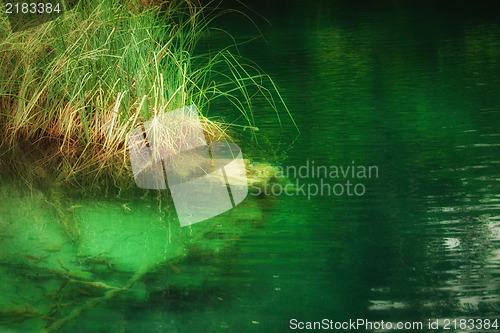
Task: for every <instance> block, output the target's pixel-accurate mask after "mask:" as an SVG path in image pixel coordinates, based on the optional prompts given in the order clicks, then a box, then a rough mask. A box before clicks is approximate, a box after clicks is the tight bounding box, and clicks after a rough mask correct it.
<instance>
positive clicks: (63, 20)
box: [0, 0, 288, 186]
mask: <svg viewBox="0 0 500 333" xmlns="http://www.w3.org/2000/svg"><path fill="white" fill-rule="evenodd" d="M214 13H215V12H214V11H213V9H209V8H208V7H207V6H203V5H200V4H195V3H192V2H189V1H169V2H165V3H163V2H158V1H154V0H143V1H141V2H134V1H118V0H105V1H94V0H81V1H80V2H79V4H78V5H77V6H76V7H75V8H74V9H72V10H71V11H69V12H66V13H65V14H64V15H62V16H60V17H59V18H57V19H55V20H53V21H50V22H47V23H45V24H43V25H40V26H38V27H35V28H31V29H29V30H24V31H19V32H16V33H6V32H5V31H7V29H8V22H7V20H6V19H5V18H2V19H1V20H0V24H1V27H0V31H1V33H0V35H1V36H2V37H3V38H2V39H1V41H0V58H1V61H2V66H1V68H0V83H1V88H0V134H1V135H2V140H1V143H0V145H1V147H2V149H3V150H4V151H7V152H8V153H6V154H4V157H3V158H4V159H5V157H6V156H10V157H11V158H10V163H11V164H12V163H14V162H13V161H20V160H21V161H26V160H28V161H29V162H33V163H34V164H35V165H36V168H32V167H27V168H30V170H31V173H32V174H34V177H35V178H36V177H38V178H42V179H43V178H47V177H48V178H50V181H51V182H57V183H77V184H80V185H84V184H85V185H96V186H99V184H100V182H101V183H102V179H104V182H106V181H107V180H113V182H114V183H116V182H117V179H120V177H122V178H123V176H126V177H125V178H126V179H128V180H127V181H130V180H131V178H130V170H129V163H128V160H127V135H128V133H129V132H130V131H132V130H133V129H134V128H136V127H138V126H141V124H142V123H144V122H145V121H147V120H149V119H151V118H153V117H155V116H157V115H159V114H161V113H163V112H167V111H168V110H173V109H177V108H180V107H183V106H187V105H191V104H194V105H196V106H197V108H198V110H201V111H202V112H203V113H205V114H206V112H207V110H208V108H209V106H210V102H211V101H213V100H214V99H219V98H224V99H225V100H226V101H228V102H229V103H230V104H229V105H232V107H234V108H235V110H237V112H238V116H239V117H241V116H243V118H244V119H245V120H246V122H247V123H248V126H249V127H251V128H253V127H254V123H253V115H252V106H251V97H252V96H251V95H252V94H253V93H250V90H251V89H253V90H254V91H255V92H258V93H260V94H263V95H264V96H265V98H266V99H267V100H268V101H269V102H270V108H272V109H274V110H275V111H276V110H277V106H276V104H275V102H274V98H273V96H275V97H276V96H278V100H279V101H281V102H282V100H281V97H280V96H279V93H278V92H277V90H276V87H275V85H274V83H273V81H272V80H271V79H270V78H269V77H268V76H266V75H265V74H262V73H261V72H259V71H254V68H253V67H245V66H244V65H242V63H241V62H240V60H239V58H238V57H237V56H236V55H235V54H234V53H232V52H230V49H229V48H226V49H222V50H220V51H219V52H218V53H216V54H212V55H210V56H207V55H197V54H196V53H195V52H196V51H195V47H196V43H197V41H199V39H200V38H201V37H202V35H203V34H205V33H207V31H208V30H209V26H210V23H211V22H212V20H213V19H214V18H215V17H216V15H217V14H214ZM264 82H267V87H268V88H266V85H265V84H264ZM285 109H286V106H285ZM287 112H288V111H287ZM278 119H279V118H278ZM202 124H203V128H204V132H205V134H206V136H208V137H209V139H211V140H227V139H229V138H228V137H227V134H226V128H227V126H226V125H225V124H222V123H217V122H214V121H211V120H210V119H208V118H206V117H203V116H202ZM20 155H23V156H22V157H21V156H20ZM26 156H28V157H26ZM14 165H15V163H14ZM25 165H26V163H25ZM15 168H16V169H18V170H19V169H20V167H19V166H18V165H15ZM33 170H35V171H33ZM47 170H48V171H47ZM47 174H48V175H49V176H47Z"/></svg>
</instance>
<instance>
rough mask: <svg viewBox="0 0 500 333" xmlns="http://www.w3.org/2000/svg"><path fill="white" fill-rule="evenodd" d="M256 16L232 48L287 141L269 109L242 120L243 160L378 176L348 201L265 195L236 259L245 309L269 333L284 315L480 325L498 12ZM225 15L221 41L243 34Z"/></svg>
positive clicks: (395, 6)
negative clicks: (260, 221) (259, 82)
mask: <svg viewBox="0 0 500 333" xmlns="http://www.w3.org/2000/svg"><path fill="white" fill-rule="evenodd" d="M256 10H257V11H258V12H259V13H260V14H262V15H263V16H264V17H265V18H266V19H268V20H269V22H270V23H271V24H265V23H264V24H261V25H259V28H260V30H261V32H262V37H263V38H261V39H257V40H255V41H253V42H251V43H248V44H244V45H241V46H240V47H239V49H240V52H241V54H242V55H243V56H245V57H248V58H250V59H251V60H253V61H255V62H256V63H257V64H259V66H260V67H261V68H262V69H263V70H264V71H266V72H267V73H268V74H270V75H271V76H272V77H273V79H274V80H275V82H276V84H277V85H278V87H279V88H280V91H281V93H282V95H283V98H284V100H285V101H286V103H287V105H288V107H289V109H290V111H291V113H292V114H293V117H294V119H295V121H296V122H297V124H298V127H299V129H300V135H298V136H297V137H296V131H295V129H294V127H293V125H292V124H291V122H290V121H288V120H287V119H286V117H284V116H283V114H282V115H281V116H282V120H283V126H282V128H279V126H276V116H275V115H274V114H271V113H268V114H267V115H266V114H265V113H264V112H259V111H257V112H256V115H255V118H256V123H257V126H258V127H259V129H260V131H259V135H260V136H261V140H260V141H259V142H260V143H262V142H264V143H262V145H261V146H259V147H260V149H255V148H254V150H253V151H252V147H251V145H249V147H248V148H247V150H246V151H247V152H248V155H251V156H256V155H257V156H260V157H262V158H263V159H264V160H265V159H267V160H273V159H274V161H275V162H276V163H278V164H280V165H283V166H296V167H300V166H303V165H305V164H306V163H307V161H309V163H313V161H314V163H315V164H316V165H324V166H349V165H358V166H359V165H362V166H370V165H372V166H373V165H375V166H378V171H379V176H378V178H375V177H372V178H371V179H357V180H354V183H363V184H364V185H365V188H366V193H365V194H364V195H362V196H356V195H353V196H348V195H345V194H344V195H341V196H335V195H330V196H328V195H316V196H314V197H311V198H310V199H308V198H307V197H304V196H303V195H302V196H301V195H297V196H287V195H281V196H279V201H280V205H279V207H281V208H278V209H275V210H274V211H273V222H270V223H269V225H267V226H266V229H267V232H265V234H266V235H265V236H262V237H259V238H258V239H251V240H248V241H247V242H245V243H244V244H243V245H242V249H241V250H242V252H244V253H246V254H245V256H244V258H242V260H241V263H240V264H241V265H242V266H246V267H249V270H250V272H253V273H251V274H252V275H254V277H253V280H260V281H261V282H260V283H259V284H260V286H261V287H260V288H261V289H262V290H261V291H260V292H261V293H262V294H261V297H260V299H261V301H262V303H259V302H257V301H255V303H254V304H255V305H254V306H248V307H250V308H251V310H246V311H250V312H252V311H253V312H255V314H256V315H255V318H260V320H259V321H260V322H261V324H260V325H261V326H262V327H260V328H261V329H262V328H263V327H266V329H269V330H270V331H277V332H279V331H288V330H289V327H288V324H289V320H290V319H291V318H297V319H299V320H302V321H314V320H321V319H322V318H330V319H334V320H338V321H344V320H348V319H349V318H351V319H354V318H368V319H370V320H385V321H392V322H396V321H402V320H410V321H425V322H427V320H428V319H435V318H442V319H444V318H452V319H453V318H487V317H490V318H496V316H498V313H499V305H500V302H499V301H500V294H499V292H498V290H499V273H500V267H499V263H500V262H499V253H500V249H499V244H500V243H499V240H500V239H499V226H500V225H499V223H500V216H499V214H498V212H499V208H500V206H499V199H500V196H499V193H500V192H499V189H500V186H499V180H500V177H499V175H500V154H499V153H500V132H499V129H498V126H499V124H500V95H499V94H498V91H499V88H500V77H499V75H498V74H499V73H500V57H499V55H500V39H499V37H500V19H499V17H498V15H497V13H498V6H497V5H495V4H493V3H492V2H480V3H472V2H464V1H462V2H455V1H453V2H452V1H447V2H431V1H427V2H425V1H424V2H407V3H403V2H394V1H392V2H390V1H386V2H380V1H379V2H370V3H368V2H349V1H344V2H343V1H321V2H311V3H308V4H307V5H305V4H304V3H301V2H273V3H269V4H264V3H261V5H260V6H256ZM228 17H229V16H228ZM221 20H222V19H221ZM235 21H236V20H230V19H229V18H227V21H225V22H223V23H222V25H223V27H224V28H225V29H226V30H227V31H230V32H231V33H232V35H233V36H234V37H235V38H236V39H237V40H238V37H241V36H244V37H251V36H252V33H253V34H254V35H253V36H258V32H256V31H255V29H254V28H253V27H252V25H251V24H249V23H248V21H247V22H244V20H243V19H242V20H241V21H240V23H237V22H235ZM255 21H256V22H259V23H260V22H261V21H259V18H258V17H257V18H256V19H255ZM242 22H244V23H242ZM224 24H227V26H226V25H224ZM240 40H244V38H243V37H242V38H241V39H240ZM258 106H259V105H258V104H257V105H256V107H257V108H258ZM273 147H280V149H278V150H277V151H274V150H273ZM294 180H295V179H294ZM301 182H302V183H307V184H320V179H319V178H312V177H311V178H309V179H301ZM327 182H329V183H330V184H332V185H333V184H335V183H336V182H338V179H337V180H336V179H329V180H327ZM313 189H314V188H313ZM278 235H280V236H278ZM250 262H253V264H250ZM264 281H267V282H264ZM274 286H276V288H274V290H273V288H272V287H274ZM254 292H255V290H252V291H251V292H250V293H251V294H253V293H254ZM258 293H259V292H257V294H258ZM257 304H258V305H257ZM263 318H265V319H263ZM464 331H467V329H466V330H464ZM469 331H470V330H469Z"/></svg>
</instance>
